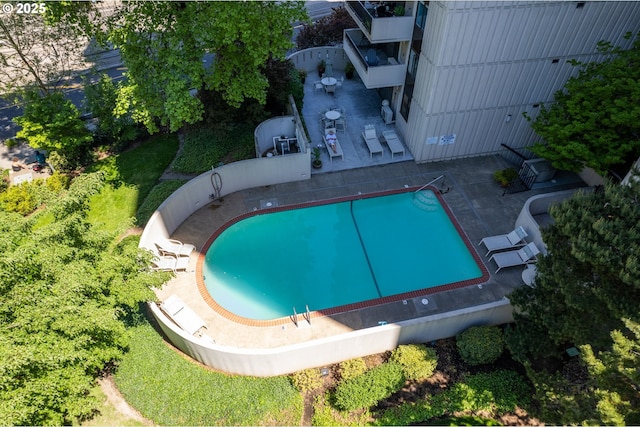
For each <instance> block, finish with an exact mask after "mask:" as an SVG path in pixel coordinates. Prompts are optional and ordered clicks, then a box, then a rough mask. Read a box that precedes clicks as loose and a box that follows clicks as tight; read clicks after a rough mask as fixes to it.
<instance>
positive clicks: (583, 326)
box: [507, 179, 640, 424]
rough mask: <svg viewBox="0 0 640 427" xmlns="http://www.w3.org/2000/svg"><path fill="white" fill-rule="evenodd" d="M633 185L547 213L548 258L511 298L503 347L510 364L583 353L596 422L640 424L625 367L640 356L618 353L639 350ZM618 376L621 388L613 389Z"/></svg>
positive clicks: (579, 197)
mask: <svg viewBox="0 0 640 427" xmlns="http://www.w3.org/2000/svg"><path fill="white" fill-rule="evenodd" d="M631 181H632V182H631V184H630V185H613V184H611V183H608V184H607V185H606V186H605V187H604V188H603V189H602V190H601V191H596V192H592V193H578V194H576V195H574V196H573V197H572V198H570V199H569V200H567V201H565V202H563V203H561V204H559V205H556V206H554V207H552V209H551V214H552V216H553V218H554V221H555V222H554V224H553V225H551V226H549V227H548V228H545V229H543V232H542V237H543V240H544V241H545V243H546V245H547V249H548V254H547V255H546V256H544V257H542V259H540V260H539V261H538V263H537V264H536V267H537V274H536V278H535V286H534V287H533V288H531V287H527V286H524V287H521V288H518V289H517V290H515V291H514V292H513V293H512V294H511V296H510V300H511V302H512V304H513V305H514V307H515V308H516V310H515V312H514V318H515V326H514V328H512V329H511V331H510V333H509V334H508V339H507V342H508V344H509V349H510V350H511V351H512V353H513V355H514V357H515V358H517V359H518V360H520V361H522V362H524V363H529V362H531V361H535V360H539V359H543V358H548V357H555V358H559V357H560V356H561V355H562V353H564V351H565V350H566V349H567V348H568V347H572V346H580V348H581V349H582V350H583V352H584V354H585V357H584V360H585V361H586V362H585V363H586V364H587V365H588V366H589V367H590V369H589V370H590V372H591V375H592V383H593V384H594V385H593V386H592V387H593V388H592V389H591V391H590V393H592V395H593V397H594V401H600V403H599V404H598V407H597V408H594V411H595V412H597V413H599V414H600V417H601V419H600V420H599V421H598V422H600V423H611V422H612V420H618V421H619V420H621V419H623V420H626V422H631V421H630V420H631V419H633V420H636V422H637V417H638V414H637V411H636V413H635V415H633V413H632V411H631V410H632V409H633V407H634V406H635V407H637V404H638V395H637V391H638V390H637V386H638V384H637V382H635V383H634V382H633V380H632V378H635V377H634V375H635V376H636V377H637V373H635V374H632V375H631V379H630V378H629V377H630V374H629V372H628V367H629V365H631V366H635V367H636V368H637V366H639V364H640V353H638V352H636V353H631V354H624V355H623V354H620V353H621V352H620V350H619V348H620V346H622V347H624V348H632V347H633V345H635V346H637V338H638V337H637V333H638V326H637V323H638V322H639V321H640V311H639V310H638V303H637V302H638V301H640V255H639V254H640V228H638V224H640V183H639V182H638V181H636V180H633V179H632V180H631ZM614 331H618V332H614ZM631 331H633V332H634V333H635V335H636V336H635V338H634V335H633V334H632V333H631ZM632 339H635V344H630V342H633V341H629V340H632ZM625 340H626V341H625ZM620 343H622V344H620ZM616 348H618V350H616ZM598 354H600V356H599V358H598V357H596V355H598ZM623 356H624V357H623ZM625 370H626V371H625ZM616 375H617V376H619V377H620V378H626V381H620V382H619V385H618V386H612V384H614V383H615V381H611V378H614V377H616ZM605 384H606V386H605ZM630 384H631V385H630ZM633 384H635V385H633ZM605 387H609V388H605ZM634 387H635V391H634V392H633V391H632V392H630V390H634ZM597 389H601V391H600V392H596V390H597ZM615 393H617V395H616V394H615ZM634 393H635V394H634ZM616 396H617V397H616ZM633 396H635V397H633ZM629 399H631V401H630V400H629ZM624 402H627V403H626V404H625V403H624ZM629 402H631V403H632V404H630V405H629ZM625 408H626V409H625ZM607 414H608V415H607ZM616 417H617V418H616ZM628 417H631V418H628ZM581 421H582V420H577V419H574V420H573V422H576V423H580V422H581ZM614 424H617V422H614Z"/></svg>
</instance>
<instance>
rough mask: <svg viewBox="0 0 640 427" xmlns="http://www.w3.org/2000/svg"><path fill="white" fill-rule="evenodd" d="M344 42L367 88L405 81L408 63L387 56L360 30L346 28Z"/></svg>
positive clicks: (345, 48) (388, 85)
mask: <svg viewBox="0 0 640 427" xmlns="http://www.w3.org/2000/svg"><path fill="white" fill-rule="evenodd" d="M343 42H344V43H343V45H344V51H345V53H346V54H347V57H348V58H349V60H350V61H351V63H352V64H353V66H354V68H355V69H356V72H357V73H358V75H359V76H360V79H361V80H362V82H363V83H364V85H365V86H366V87H367V89H374V88H380V87H390V86H401V85H402V84H403V83H404V76H405V72H406V65H405V64H400V63H398V60H397V59H396V58H394V57H393V56H387V55H386V54H385V53H384V51H383V50H382V49H381V48H380V47H381V46H376V45H372V44H370V43H368V40H366V38H365V37H364V35H363V34H362V32H361V31H360V30H346V31H345V32H344V40H343ZM387 47H388V46H387ZM373 64H376V65H373Z"/></svg>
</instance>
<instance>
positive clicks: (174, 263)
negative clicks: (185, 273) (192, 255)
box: [151, 255, 189, 273]
mask: <svg viewBox="0 0 640 427" xmlns="http://www.w3.org/2000/svg"><path fill="white" fill-rule="evenodd" d="M188 266H189V258H186V257H178V258H176V257H174V256H171V255H160V256H155V257H154V258H153V259H152V260H151V268H152V269H153V270H156V271H173V272H174V273H176V272H178V271H180V270H186V269H187V267H188Z"/></svg>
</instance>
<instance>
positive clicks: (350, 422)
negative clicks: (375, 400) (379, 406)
mask: <svg viewBox="0 0 640 427" xmlns="http://www.w3.org/2000/svg"><path fill="white" fill-rule="evenodd" d="M330 400H331V398H330V395H329V393H325V394H320V395H318V396H316V397H315V400H314V402H313V416H312V417H311V425H312V426H367V425H369V420H370V419H371V413H370V412H369V411H367V410H365V411H358V412H356V413H352V412H347V411H339V410H337V409H336V408H334V407H332V406H331V404H330V403H329V402H330Z"/></svg>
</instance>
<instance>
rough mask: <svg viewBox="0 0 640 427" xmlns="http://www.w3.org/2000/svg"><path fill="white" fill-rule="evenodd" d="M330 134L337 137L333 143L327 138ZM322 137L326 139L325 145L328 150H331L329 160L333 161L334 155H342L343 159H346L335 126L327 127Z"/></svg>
mask: <svg viewBox="0 0 640 427" xmlns="http://www.w3.org/2000/svg"><path fill="white" fill-rule="evenodd" d="M330 134H331V135H334V136H335V137H336V138H335V139H332V141H333V145H332V144H331V143H330V142H329V140H328V138H327V137H328V135H330ZM322 139H323V140H324V145H325V146H326V147H327V151H328V152H329V160H331V161H332V162H333V158H334V157H341V158H342V160H344V153H343V152H342V147H341V146H340V142H339V141H338V134H337V132H336V129H335V128H327V129H325V130H324V135H323V136H322Z"/></svg>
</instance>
